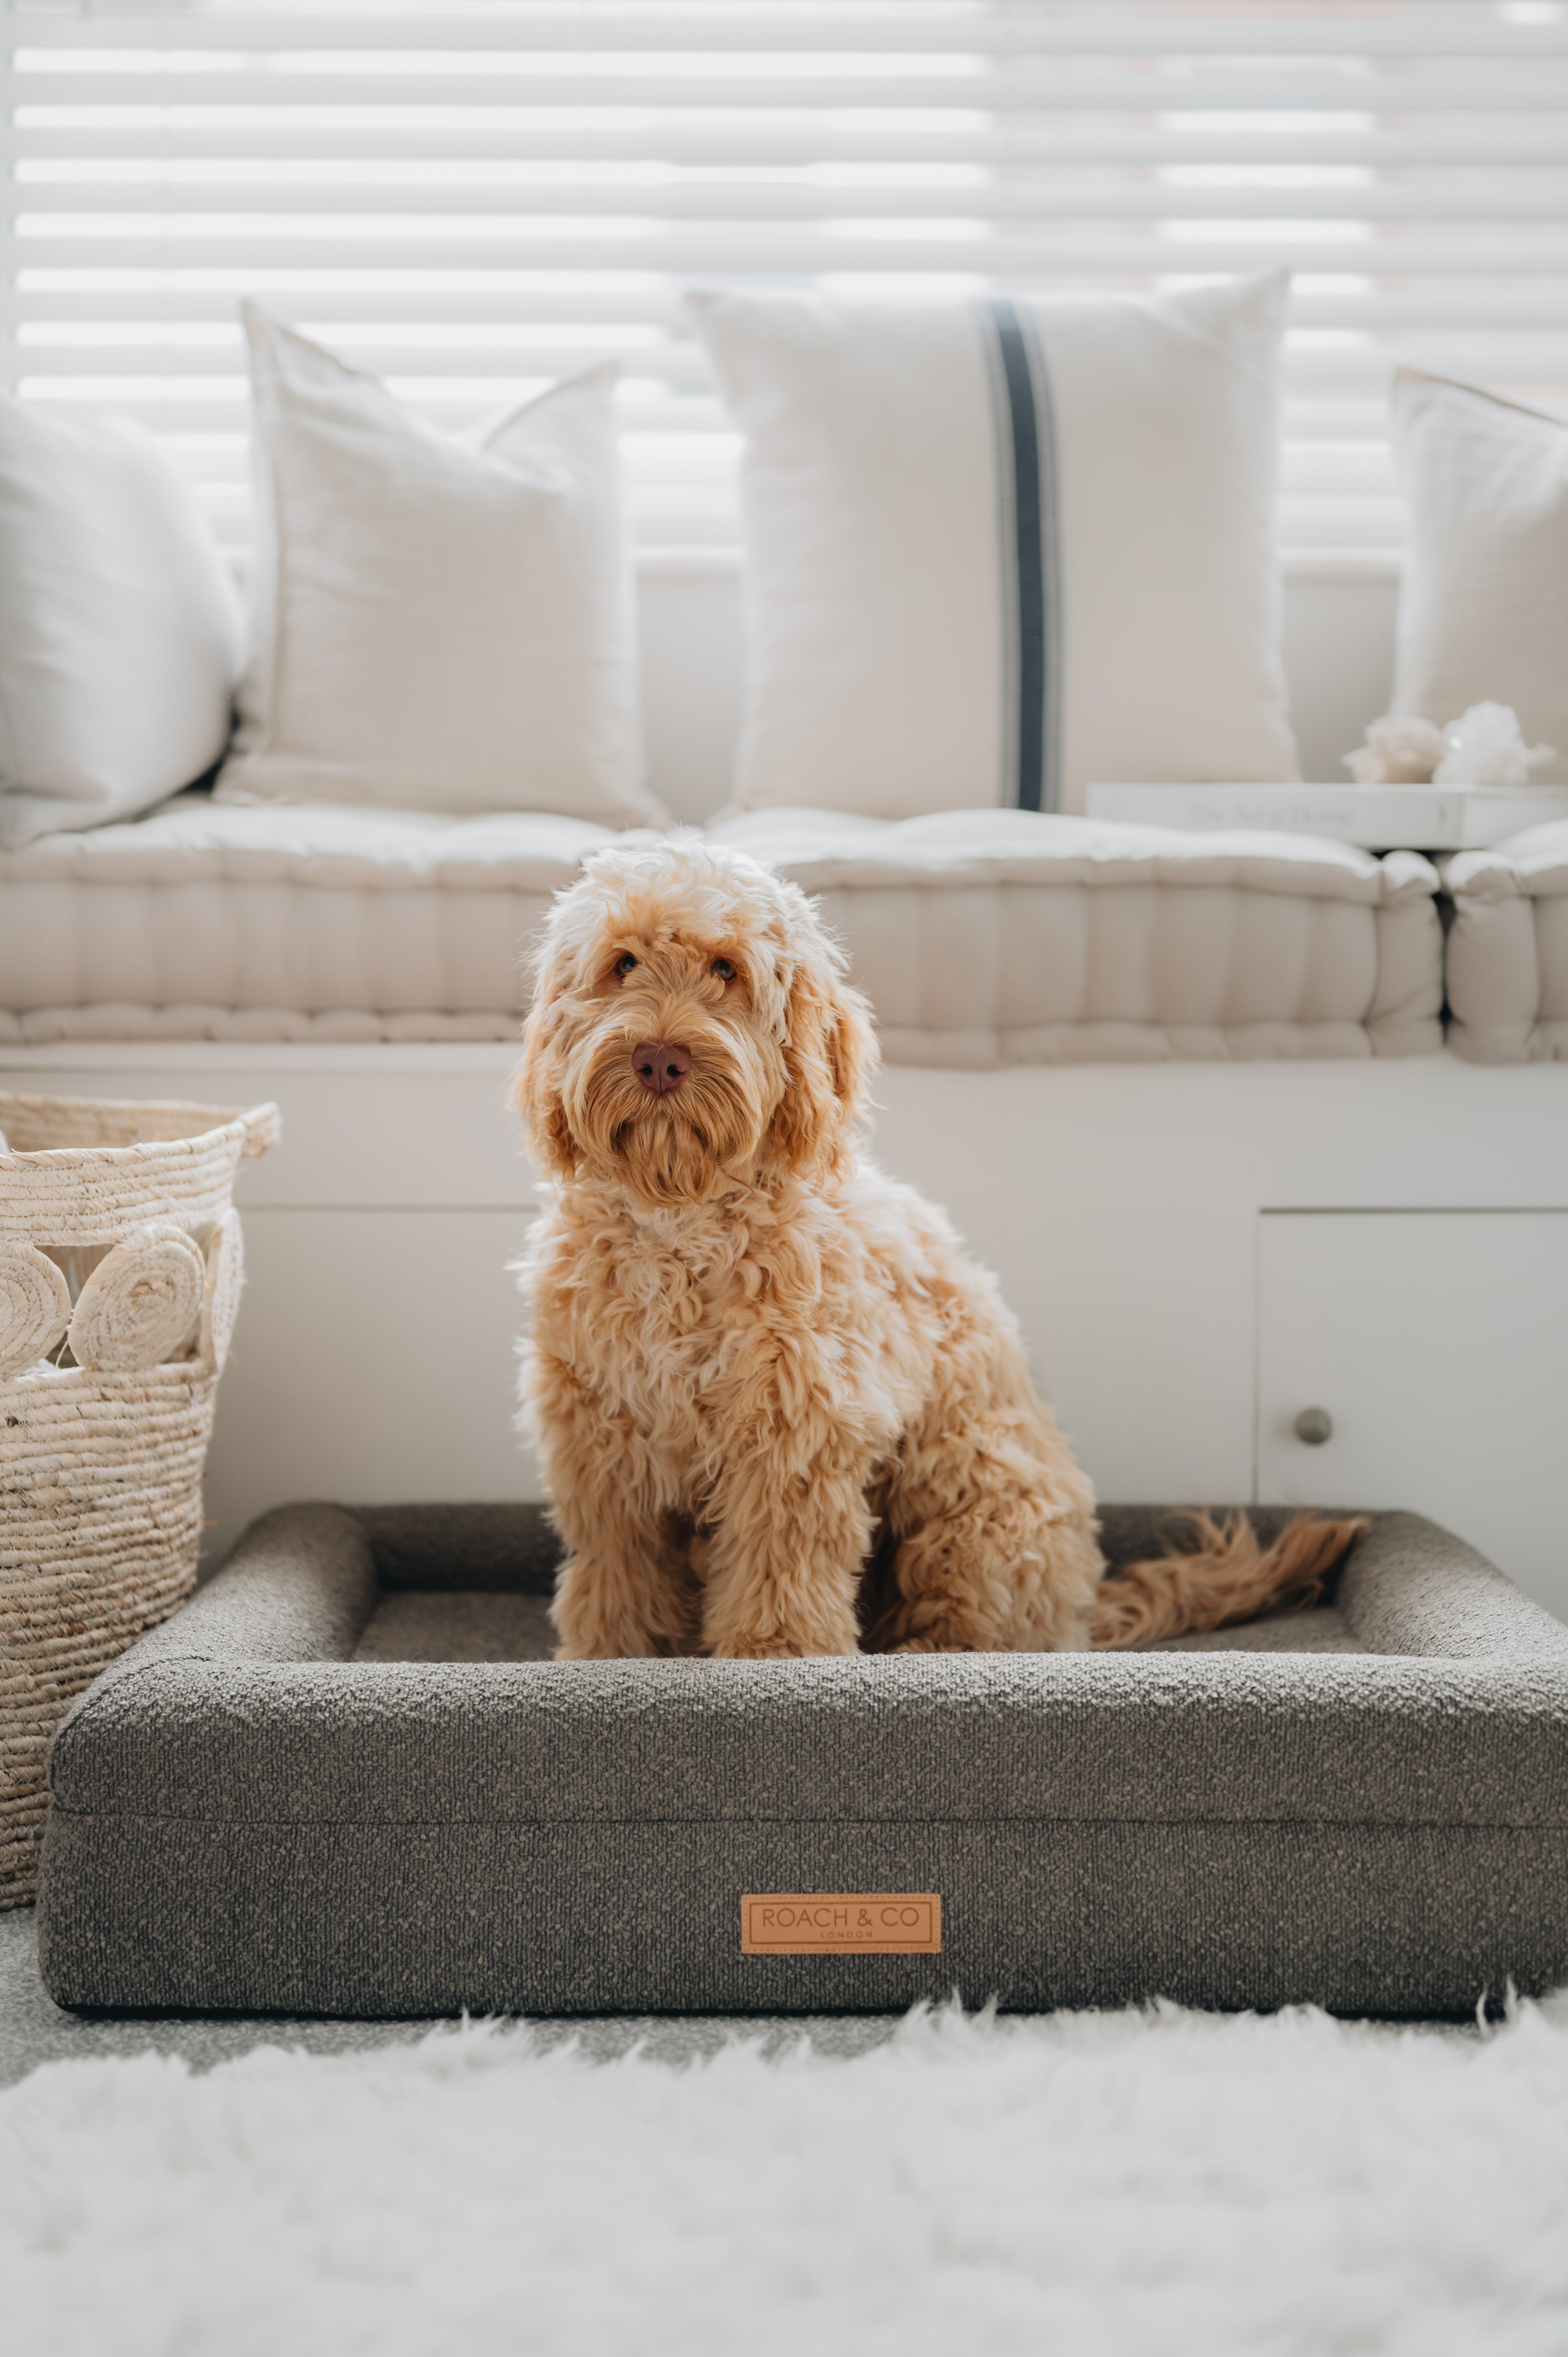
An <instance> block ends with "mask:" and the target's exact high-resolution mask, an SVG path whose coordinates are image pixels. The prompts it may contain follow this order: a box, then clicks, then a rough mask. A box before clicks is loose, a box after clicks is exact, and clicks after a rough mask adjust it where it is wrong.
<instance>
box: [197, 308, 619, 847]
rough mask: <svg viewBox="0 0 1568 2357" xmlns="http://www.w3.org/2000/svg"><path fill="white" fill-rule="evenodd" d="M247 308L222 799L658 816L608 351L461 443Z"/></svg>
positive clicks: (611, 822)
mask: <svg viewBox="0 0 1568 2357" xmlns="http://www.w3.org/2000/svg"><path fill="white" fill-rule="evenodd" d="M244 317H245V330H246V334H247V335H248V337H249V339H250V346H251V382H252V393H253V395H254V404H255V443H254V451H255V475H256V544H255V559H254V576H253V591H252V611H253V616H254V644H253V648H252V658H251V663H250V667H249V669H248V670H247V672H246V674H245V678H244V681H243V683H242V687H241V692H240V728H239V732H238V734H237V736H236V738H235V747H234V755H233V758H232V759H231V760H230V762H229V763H228V765H227V767H226V768H225V770H224V771H223V775H222V778H221V779H220V782H219V787H218V792H219V797H220V800H222V801H225V802H234V801H269V802H307V801H316V802H359V803H371V804H374V805H377V806H378V807H381V808H384V809H397V810H429V811H443V810H446V811H454V810H461V811H489V810H519V811H522V810H532V811H559V812H561V813H564V814H565V815H567V816H571V817H575V818H581V819H591V820H595V821H597V822H599V823H603V824H606V825H608V826H628V825H632V824H645V823H648V822H649V821H650V820H653V821H658V820H659V819H660V817H661V816H662V813H661V812H660V808H659V805H658V804H657V803H656V802H654V800H653V799H652V797H651V796H650V794H649V793H648V792H647V791H646V790H645V788H644V786H643V783H642V745H641V731H640V727H639V713H638V694H637V652H636V637H635V624H634V618H633V608H632V591H631V574H630V563H629V556H628V547H627V539H626V529H625V522H624V517H623V511H622V500H621V481H620V451H619V444H618V436H617V428H616V415H615V381H616V369H615V366H614V364H613V362H612V363H610V364H609V365H607V366H603V367H599V368H596V369H591V370H589V371H587V372H586V374H585V375H582V376H578V377H574V378H572V379H570V380H568V381H567V382H564V383H562V384H557V385H553V386H552V387H551V389H550V391H549V392H547V393H542V394H541V395H540V396H539V397H538V398H537V399H536V400H533V401H531V402H528V403H526V404H524V405H523V406H522V407H521V408H519V409H514V410H512V411H511V412H510V413H509V414H508V415H506V416H505V417H504V418H502V419H501V421H500V422H499V425H492V426H490V427H489V430H488V431H487V432H486V433H485V434H484V435H483V436H482V437H480V436H471V437H467V438H463V439H460V438H458V437H457V436H453V435H448V434H442V433H440V432H438V431H437V429H436V428H435V427H434V426H432V425H427V424H425V422H424V420H423V419H422V418H420V417H417V416H415V415H414V414H413V413H412V412H411V411H409V410H407V409H405V408H404V407H403V404H401V403H400V402H397V401H395V400H394V399H393V398H392V395H391V394H390V393H388V392H387V391H386V390H385V388H384V387H383V386H382V385H381V384H379V383H377V382H376V381H375V380H374V378H372V377H368V376H363V375H361V374H360V372H359V371H358V370H355V369H350V368H346V367H345V366H344V365H343V363H342V362H341V361H338V360H335V359H334V358H333V356H332V354H331V353H330V352H327V351H323V350H321V348H320V347H319V345H317V344H312V343H309V342H307V341H306V339H305V338H304V337H303V336H297V335H295V334H294V333H293V332H292V331H291V330H290V329H289V328H282V327H279V326H278V325H277V323H276V322H275V321H274V320H272V319H268V318H266V317H263V314H262V313H261V312H259V311H256V310H254V309H252V307H250V306H248V305H247V306H246V307H245V313H244Z"/></svg>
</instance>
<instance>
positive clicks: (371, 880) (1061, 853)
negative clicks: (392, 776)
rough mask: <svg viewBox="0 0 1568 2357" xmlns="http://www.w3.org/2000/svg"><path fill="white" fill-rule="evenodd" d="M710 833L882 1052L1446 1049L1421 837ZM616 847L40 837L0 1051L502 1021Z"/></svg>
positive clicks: (994, 825) (21, 911)
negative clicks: (538, 950) (557, 897)
mask: <svg viewBox="0 0 1568 2357" xmlns="http://www.w3.org/2000/svg"><path fill="white" fill-rule="evenodd" d="M711 832H712V834H713V835H714V838H715V839H717V840H721V841H725V842H731V843H735V844H737V845H741V846H743V847H744V848H746V849H747V850H750V851H752V852H754V853H756V855H757V856H758V857H761V858H766V859H775V860H777V861H778V862H779V865H780V866H782V867H783V868H785V870H786V871H787V872H788V873H789V874H790V875H791V876H794V877H797V879H798V880H799V881H800V883H801V884H803V885H804V886H805V887H806V888H808V889H809V890H811V891H813V892H815V891H820V892H822V894H823V895H824V899H825V902H826V907H827V912H828V916H829V918H830V920H831V921H832V924H833V926H834V927H835V928H836V930H837V931H839V933H840V934H841V935H842V937H843V942H844V944H845V946H846V947H847V949H848V951H849V952H850V957H851V962H852V966H853V969H854V976H855V979H856V980H857V981H858V982H859V984H860V985H861V987H862V988H863V989H864V990H865V991H866V993H867V994H868V996H870V998H871V1001H872V1004H873V1006H874V1007H875V1011H876V1016H877V1020H878V1023H879V1025H880V1028H881V1032H882V1039H883V1047H884V1052H885V1053H886V1056H887V1057H888V1059H889V1060H890V1061H892V1062H894V1063H906V1064H910V1063H913V1064H919V1063H928V1064H950V1065H970V1066H986V1065H994V1064H1038V1063H1058V1062H1074V1061H1086V1060H1148V1059H1165V1058H1173V1057H1205V1058H1215V1057H1255V1056H1368V1055H1419V1054H1425V1053H1429V1052H1431V1051H1432V1050H1434V1049H1436V1048H1437V1047H1438V1046H1439V1045H1440V1029H1439V1015H1440V1010H1441V1006H1442V947H1441V934H1440V930H1439V926H1438V920H1437V914H1436V907H1435V902H1434V892H1435V889H1436V876H1435V873H1434V870H1433V868H1432V867H1431V866H1429V865H1428V863H1427V862H1426V861H1425V860H1424V859H1422V858H1420V857H1418V856H1415V855H1413V854H1412V853H1395V854H1392V855H1391V856H1389V857H1388V858H1386V859H1382V860H1379V859H1375V858H1373V857H1371V856H1369V854H1367V853H1365V852H1360V851H1353V850H1350V849H1348V848H1346V847H1345V846H1343V845H1337V844H1330V843H1326V842H1321V841H1317V840H1309V839H1307V838H1299V839H1298V838H1294V837H1281V836H1277V835H1223V836H1208V837H1201V836H1192V835H1185V834H1174V833H1167V832H1165V830H1163V829H1155V828H1148V827H1126V826H1117V825H1113V824H1110V823H1104V822H1095V821H1090V820H1086V819H1073V818H1059V817H1042V816H1041V815H1040V814H1039V813H1035V812H1028V811H1000V810H987V811H963V812H957V813H951V814H950V815H947V816H943V817H938V818H929V819H915V820H909V821H906V822H904V823H875V822H871V821H867V820H864V819H846V818H844V817H842V816H836V815H834V814H833V813H826V812H789V811H783V812H779V811H774V812H768V813H757V814H755V815H753V816H751V817H748V818H745V819H739V820H736V821H732V822H731V823H728V824H727V825H724V826H719V827H715V828H714V829H713V830H712V831H711ZM614 839H615V838H614V837H613V836H612V834H610V832H609V831H608V830H607V828H604V827H600V826H595V825H592V824H589V823H585V822H582V821H577V820H570V819H564V818H552V817H546V816H540V815H538V814H531V813H515V814H507V813H502V814H500V815H496V814H493V813H492V814H490V815H489V816H485V817H476V818H461V817H456V818H454V817H445V818H443V817H435V816H428V815H424V814H422V813H410V812H405V811H404V812H393V811H364V810H349V809H339V808H336V807H333V806H331V805H328V804H314V805H313V804H304V805H295V806H278V805H272V806H267V807H263V808H236V809H231V808H228V807H225V806H223V805H221V804H214V803H213V802H210V801H209V799H208V798H207V797H206V796H204V795H193V794H187V795H181V796H179V797H177V800H176V801H174V802H170V803H167V804H166V805H165V806H164V807H163V808H162V809H161V810H159V811H156V812H154V813H151V814H150V815H149V816H148V817H146V818H145V819H141V820H138V821H136V822H134V823H130V824H126V825H121V826H107V827H99V828H96V829H94V830H92V831H91V832H89V833H86V834H60V835H49V836H46V837H44V838H43V839H42V840H41V841H40V842H38V843H35V844H32V845H29V846H28V847H27V850H25V851H21V852H14V853H10V854H6V855H0V1040H6V1041H12V1042H22V1041H38V1042H47V1041H53V1040H60V1039H236V1040H246V1039H263V1040H264V1039H301V1040H357V1039H510V1038H513V1037H514V1036H515V1035H516V1032H517V1029H518V1027H519V1024H520V1022H521V1016H522V1013H523V1010H524V1007H525V1006H526V1003H527V985H526V982H525V978H524V974H523V971H522V963H521V952H522V951H523V949H524V948H525V946H526V944H527V942H528V941H529V940H530V938H531V937H532V934H533V933H534V932H535V931H537V929H538V926H539V924H540V921H541V920H542V917H543V914H544V911H545V909H546V908H547V907H548V905H549V899H550V896H551V894H552V893H553V892H556V891H559V890H560V889H562V888H564V886H566V885H568V884H570V883H571V881H572V879H573V877H575V875H576V873H577V872H578V869H579V867H580V865H581V863H582V861H583V860H584V859H585V857H586V856H588V855H589V853H591V852H592V851H593V850H594V849H596V847H597V846H598V845H601V844H605V843H608V842H611V841H613V840H614ZM639 839H646V838H639Z"/></svg>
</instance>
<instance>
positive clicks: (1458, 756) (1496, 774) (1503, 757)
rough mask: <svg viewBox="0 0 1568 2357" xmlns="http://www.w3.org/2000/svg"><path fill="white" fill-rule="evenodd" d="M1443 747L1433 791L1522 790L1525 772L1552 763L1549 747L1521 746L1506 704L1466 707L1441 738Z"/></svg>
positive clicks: (1515, 716) (1521, 739)
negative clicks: (1436, 788) (1437, 788)
mask: <svg viewBox="0 0 1568 2357" xmlns="http://www.w3.org/2000/svg"><path fill="white" fill-rule="evenodd" d="M1443 736H1444V743H1445V745H1446V747H1447V750H1446V752H1445V753H1444V757H1443V759H1442V760H1441V761H1440V762H1439V763H1438V765H1437V767H1436V769H1435V770H1434V771H1433V773H1432V782H1433V784H1434V786H1528V785H1529V783H1530V771H1531V770H1539V769H1541V768H1543V767H1544V765H1545V764H1546V763H1547V762H1548V761H1552V760H1554V759H1556V748H1555V747H1554V746H1552V745H1526V743H1525V741H1524V734H1523V731H1522V730H1521V729H1520V725H1519V715H1518V713H1517V712H1515V710H1514V708H1513V706H1512V705H1509V704H1472V705H1471V706H1470V708H1469V710H1468V711H1467V712H1465V713H1463V714H1461V716H1460V717H1459V718H1458V719H1457V720H1451V721H1450V722H1449V724H1448V726H1447V727H1446V728H1445V729H1444V732H1443Z"/></svg>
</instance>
